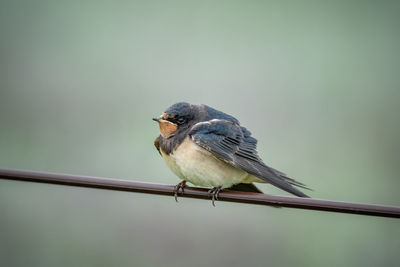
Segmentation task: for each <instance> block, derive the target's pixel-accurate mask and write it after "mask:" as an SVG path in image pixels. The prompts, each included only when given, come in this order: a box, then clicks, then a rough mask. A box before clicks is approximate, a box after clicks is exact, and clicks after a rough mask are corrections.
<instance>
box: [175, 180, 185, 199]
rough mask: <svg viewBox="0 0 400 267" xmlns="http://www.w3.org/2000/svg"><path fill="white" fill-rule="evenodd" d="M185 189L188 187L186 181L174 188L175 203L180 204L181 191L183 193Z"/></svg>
mask: <svg viewBox="0 0 400 267" xmlns="http://www.w3.org/2000/svg"><path fill="white" fill-rule="evenodd" d="M185 187H186V181H182V182H180V183H179V184H177V185H175V187H174V197H175V201H176V202H178V194H179V191H181V192H182V195H183V192H184V191H185Z"/></svg>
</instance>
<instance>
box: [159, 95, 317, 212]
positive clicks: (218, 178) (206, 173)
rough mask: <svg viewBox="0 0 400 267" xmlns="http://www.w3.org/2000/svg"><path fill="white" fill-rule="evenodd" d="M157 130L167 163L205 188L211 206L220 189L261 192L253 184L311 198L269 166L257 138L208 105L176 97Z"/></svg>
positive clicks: (179, 188)
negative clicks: (260, 155) (258, 149)
mask: <svg viewBox="0 0 400 267" xmlns="http://www.w3.org/2000/svg"><path fill="white" fill-rule="evenodd" d="M153 120H154V121H156V122H158V125H159V129H160V134H159V136H158V137H157V138H156V139H155V141H154V145H155V147H156V149H157V150H158V152H159V154H160V155H161V156H162V158H163V159H164V161H165V163H166V164H167V166H168V167H169V168H170V169H171V170H172V172H173V173H175V174H176V175H177V176H178V177H179V178H180V179H182V181H181V182H180V183H178V184H177V185H176V186H175V187H174V196H175V200H176V201H177V197H178V194H183V193H184V188H185V187H186V186H187V185H186V183H187V182H190V183H191V184H193V185H196V186H201V187H208V188H210V187H211V189H210V190H209V191H208V193H209V195H210V197H211V200H212V205H213V206H215V204H214V202H215V200H218V196H219V193H220V192H221V190H224V189H231V190H238V191H246V192H256V193H262V191H261V190H259V189H258V188H257V187H256V186H255V185H254V183H269V184H272V185H274V186H276V187H278V188H280V189H282V190H284V191H286V192H289V193H291V194H293V195H295V196H298V197H309V196H308V195H306V194H305V193H303V192H302V191H300V190H299V189H297V188H296V187H300V188H304V189H310V188H308V187H307V186H306V185H304V184H303V183H300V182H298V181H296V180H295V179H293V178H290V177H288V176H287V175H286V174H284V173H282V172H280V171H278V170H276V169H274V168H271V167H269V166H267V165H266V164H265V163H264V162H263V161H262V159H261V158H260V157H259V155H258V152H257V139H255V138H254V137H252V135H251V132H250V131H249V130H247V129H246V128H245V127H243V126H241V125H240V123H239V121H238V120H237V119H236V118H234V117H233V116H231V115H229V114H226V113H224V112H222V111H219V110H217V109H214V108H212V107H210V106H207V105H204V104H201V105H196V104H189V103H187V102H178V103H175V104H173V105H172V106H170V107H169V108H167V109H166V110H165V111H164V112H163V113H162V114H161V115H160V116H159V117H156V118H153Z"/></svg>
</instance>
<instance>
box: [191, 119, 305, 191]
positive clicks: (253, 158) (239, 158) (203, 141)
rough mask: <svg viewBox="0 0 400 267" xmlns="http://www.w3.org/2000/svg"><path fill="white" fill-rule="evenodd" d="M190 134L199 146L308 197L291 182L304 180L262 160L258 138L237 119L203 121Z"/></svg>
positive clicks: (258, 175) (288, 189)
mask: <svg viewBox="0 0 400 267" xmlns="http://www.w3.org/2000/svg"><path fill="white" fill-rule="evenodd" d="M189 136H190V137H191V138H192V140H193V141H194V142H195V143H196V144H197V145H199V146H201V147H202V148H204V149H206V150H207V151H209V152H211V153H212V154H213V155H215V156H216V157H217V158H219V159H221V160H223V161H225V162H227V163H229V164H231V165H233V166H235V167H236V168H239V169H242V170H244V171H246V172H247V173H250V174H252V175H254V176H256V177H258V178H260V179H262V180H264V181H266V182H268V183H270V184H272V185H274V186H276V187H279V188H280V189H282V190H285V191H287V192H289V193H292V194H294V195H296V196H299V197H308V196H307V195H306V194H304V193H303V192H301V191H299V190H298V189H296V188H295V187H293V186H292V183H293V184H294V185H298V184H299V185H302V184H301V183H298V182H296V181H295V180H293V179H291V178H289V179H290V180H287V179H285V175H284V174H282V173H280V172H279V171H277V170H275V169H273V168H270V167H268V166H267V165H265V164H264V163H263V162H262V160H261V159H260V157H259V156H258V154H257V151H256V147H257V140H256V139H255V138H253V137H252V136H251V133H250V132H249V131H248V130H247V129H246V128H244V127H242V126H240V125H238V124H236V123H235V122H232V121H227V120H223V119H213V120H210V121H205V122H200V123H197V124H195V125H194V126H193V127H192V129H191V130H190V132H189ZM291 180H292V181H294V182H291ZM297 183H298V184H297Z"/></svg>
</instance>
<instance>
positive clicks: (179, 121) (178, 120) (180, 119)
mask: <svg viewBox="0 0 400 267" xmlns="http://www.w3.org/2000/svg"><path fill="white" fill-rule="evenodd" d="M176 122H177V123H178V124H183V123H185V118H183V117H180V118H178V119H177V120H176Z"/></svg>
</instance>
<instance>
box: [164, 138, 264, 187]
mask: <svg viewBox="0 0 400 267" xmlns="http://www.w3.org/2000/svg"><path fill="white" fill-rule="evenodd" d="M161 154H162V156H163V158H164V160H165V162H166V163H167V165H168V167H169V168H170V169H171V170H172V171H173V172H174V173H175V174H176V175H177V176H179V177H180V178H181V179H183V180H185V181H188V182H190V183H192V184H194V185H198V186H204V187H217V186H222V188H228V187H231V186H232V185H235V184H239V183H243V182H244V183H251V182H254V181H259V180H260V179H258V178H256V177H254V176H252V175H249V174H248V173H247V172H245V171H243V170H240V169H237V168H235V167H233V166H232V165H230V164H228V163H226V162H224V161H222V160H219V159H217V158H216V157H215V156H213V155H212V154H211V153H210V152H208V151H207V150H205V149H203V148H201V147H200V146H198V145H196V144H195V143H193V142H192V141H191V139H189V138H186V139H185V140H184V141H183V142H182V144H181V145H180V146H179V147H178V148H177V149H176V150H175V151H174V152H173V153H171V154H170V155H166V154H165V153H163V151H162V150H161Z"/></svg>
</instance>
